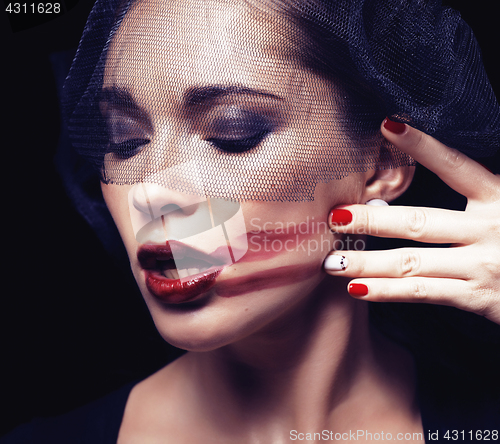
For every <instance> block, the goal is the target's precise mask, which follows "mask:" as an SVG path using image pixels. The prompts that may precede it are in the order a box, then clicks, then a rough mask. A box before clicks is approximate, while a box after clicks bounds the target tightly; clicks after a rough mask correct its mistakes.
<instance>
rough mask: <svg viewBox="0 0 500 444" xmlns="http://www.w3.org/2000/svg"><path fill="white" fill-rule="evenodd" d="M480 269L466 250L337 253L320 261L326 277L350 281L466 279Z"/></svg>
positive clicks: (479, 264)
mask: <svg viewBox="0 0 500 444" xmlns="http://www.w3.org/2000/svg"><path fill="white" fill-rule="evenodd" d="M457 250H460V252H458V251H457ZM480 266H481V261H480V260H479V259H474V258H473V257H472V256H471V254H469V253H468V251H467V247H455V248H399V249H395V250H385V251H353V250H350V251H337V252H335V253H332V254H330V255H328V256H327V257H326V259H325V262H324V267H325V271H326V272H327V273H328V274H331V275H335V276H340V275H342V276H346V277H353V278H354V277H355V278H365V277H366V278H377V277H384V278H402V277H415V276H422V277H441V278H455V279H470V278H472V276H474V275H475V274H477V267H480Z"/></svg>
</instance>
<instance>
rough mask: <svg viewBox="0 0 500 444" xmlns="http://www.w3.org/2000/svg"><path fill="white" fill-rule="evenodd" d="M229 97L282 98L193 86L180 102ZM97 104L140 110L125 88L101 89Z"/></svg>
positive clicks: (239, 89)
mask: <svg viewBox="0 0 500 444" xmlns="http://www.w3.org/2000/svg"><path fill="white" fill-rule="evenodd" d="M231 95H249V96H257V97H268V98H271V99H274V100H283V98H282V97H280V96H277V95H275V94H272V93H270V92H267V91H262V90H259V89H253V88H247V87H244V86H234V85H231V86H219V85H215V86H194V87H192V88H189V89H188V90H187V91H186V92H185V93H184V95H183V98H182V102H183V105H184V106H186V107H191V106H202V105H205V104H207V103H209V102H211V101H212V100H214V99H217V98H220V97H226V96H231ZM98 101H99V103H110V104H113V105H116V106H120V107H124V108H135V109H141V107H140V106H139V105H138V104H137V102H136V101H135V99H134V98H133V96H132V94H131V93H130V91H128V89H127V88H123V87H120V86H115V85H113V86H111V87H107V88H103V89H102V90H101V91H100V93H99V98H98Z"/></svg>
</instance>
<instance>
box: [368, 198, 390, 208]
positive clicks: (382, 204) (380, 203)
mask: <svg viewBox="0 0 500 444" xmlns="http://www.w3.org/2000/svg"><path fill="white" fill-rule="evenodd" d="M365 205H371V206H373V207H388V206H389V204H388V203H387V202H386V201H385V200H382V199H370V200H369V201H368V202H366V203H365Z"/></svg>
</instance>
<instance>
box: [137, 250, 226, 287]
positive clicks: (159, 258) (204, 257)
mask: <svg viewBox="0 0 500 444" xmlns="http://www.w3.org/2000/svg"><path fill="white" fill-rule="evenodd" d="M220 253H221V252H220V251H219V249H218V250H216V251H215V252H214V253H212V254H210V255H209V254H206V253H203V252H202V251H199V250H195V249H194V248H191V247H189V246H188V245H185V244H183V243H181V242H177V241H170V242H166V243H165V244H163V245H158V244H146V245H142V246H141V247H140V248H139V250H138V252H137V259H138V260H139V263H140V265H141V267H142V268H143V269H145V270H156V271H158V272H159V273H160V274H161V275H163V276H164V277H166V278H167V279H183V278H187V277H189V276H195V275H197V274H200V273H203V272H204V271H206V270H208V269H210V268H213V267H221V266H224V265H227V263H226V261H225V260H224V259H223V258H222V257H221V254H220Z"/></svg>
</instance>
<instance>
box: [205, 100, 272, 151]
mask: <svg viewBox="0 0 500 444" xmlns="http://www.w3.org/2000/svg"><path fill="white" fill-rule="evenodd" d="M203 127H204V131H203V133H204V134H203V137H202V138H203V139H204V140H206V141H207V142H209V143H210V144H211V145H213V146H214V147H215V148H217V149H219V150H221V151H225V152H228V153H242V152H246V151H250V150H252V149H254V148H256V147H257V146H258V145H259V144H260V143H261V142H262V141H263V140H264V139H265V138H266V137H267V136H268V135H269V134H270V133H271V132H273V130H274V129H275V127H276V122H274V121H273V119H272V117H271V116H267V115H265V114H263V113H260V112H258V111H253V110H248V109H245V108H242V107H241V106H237V105H229V106H221V107H217V108H216V109H215V110H213V111H212V112H210V113H208V115H207V118H206V122H205V124H204V125H203Z"/></svg>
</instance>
